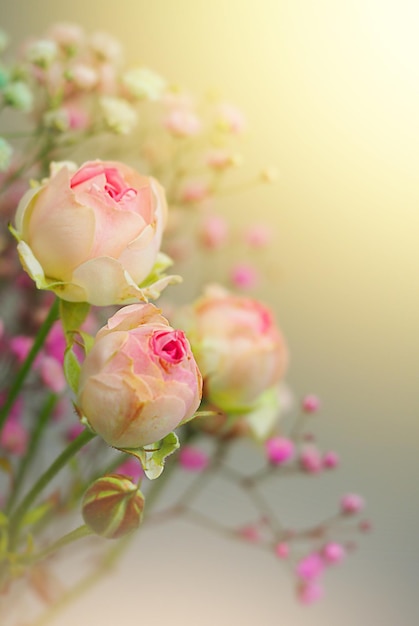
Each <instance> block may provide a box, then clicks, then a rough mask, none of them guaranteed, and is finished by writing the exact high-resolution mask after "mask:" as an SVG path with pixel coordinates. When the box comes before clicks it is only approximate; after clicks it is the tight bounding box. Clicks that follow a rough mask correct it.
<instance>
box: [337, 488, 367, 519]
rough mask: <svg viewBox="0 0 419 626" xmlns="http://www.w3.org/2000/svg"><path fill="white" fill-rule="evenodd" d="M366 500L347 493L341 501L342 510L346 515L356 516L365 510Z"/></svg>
mask: <svg viewBox="0 0 419 626" xmlns="http://www.w3.org/2000/svg"><path fill="white" fill-rule="evenodd" d="M364 505H365V503H364V500H363V498H361V496H359V495H358V494H356V493H347V494H346V495H345V496H343V498H342V499H341V501H340V508H341V511H342V513H344V514H345V515H355V514H356V513H359V512H360V511H362V509H363V508H364Z"/></svg>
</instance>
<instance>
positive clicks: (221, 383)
mask: <svg viewBox="0 0 419 626" xmlns="http://www.w3.org/2000/svg"><path fill="white" fill-rule="evenodd" d="M179 321H180V323H181V325H183V327H184V329H185V331H186V332H187V334H188V337H189V339H190V342H191V345H192V349H193V351H194V354H195V358H196V360H197V362H198V366H199V368H200V370H201V372H202V375H203V377H204V381H205V397H206V400H207V401H208V402H211V403H214V404H216V405H218V406H219V407H220V408H221V409H223V410H224V411H227V412H228V411H235V412H237V411H238V410H240V409H250V408H252V407H253V406H254V405H255V404H256V403H257V402H258V400H259V399H260V396H261V394H263V393H264V392H266V391H268V390H269V389H271V388H273V387H277V386H278V383H279V381H280V380H281V378H282V377H283V375H284V373H285V370H286V367H287V363H288V350H287V348H286V345H285V341H284V339H283V337H282V334H281V332H280V330H279V329H278V327H277V326H276V324H275V321H274V319H273V315H272V313H271V312H270V311H269V309H268V308H267V307H265V306H264V305H263V304H261V303H260V302H258V301H257V300H253V299H250V298H245V297H241V296H237V295H233V294H230V293H228V292H226V291H224V290H223V289H220V288H216V287H214V288H212V289H209V290H208V291H207V293H206V294H205V295H204V296H203V297H202V298H200V299H198V300H197V301H196V302H195V303H194V304H193V305H192V306H191V307H190V308H189V309H187V310H185V311H184V312H183V313H181V314H180V317H179Z"/></svg>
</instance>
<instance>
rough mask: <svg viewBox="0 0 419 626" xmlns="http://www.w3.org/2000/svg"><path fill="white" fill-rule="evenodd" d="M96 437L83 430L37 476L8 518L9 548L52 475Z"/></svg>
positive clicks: (14, 544) (15, 542)
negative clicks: (9, 530)
mask: <svg viewBox="0 0 419 626" xmlns="http://www.w3.org/2000/svg"><path fill="white" fill-rule="evenodd" d="M94 437H96V434H95V433H92V432H91V431H89V430H85V431H83V432H82V433H80V435H79V436H78V437H77V438H76V439H74V440H73V441H72V442H71V443H70V444H69V445H68V446H67V448H65V450H63V452H62V453H61V454H60V455H59V456H58V457H57V458H56V459H55V461H54V462H53V463H52V465H50V467H49V468H48V469H47V470H46V471H45V472H44V473H43V474H42V476H40V477H39V479H38V480H37V482H36V483H35V485H34V486H33V487H32V489H31V490H30V491H29V493H28V494H27V495H26V496H25V498H24V499H23V501H22V502H21V504H20V505H19V506H18V508H17V509H16V510H15V512H14V513H13V515H12V516H11V518H10V528H11V529H12V532H11V535H10V549H11V550H13V549H14V548H15V547H16V544H17V541H18V537H19V530H20V528H19V527H20V524H21V522H22V519H23V517H24V515H25V514H26V512H27V511H28V509H29V508H30V507H31V505H32V503H33V502H34V501H35V500H36V498H37V497H38V495H39V494H40V493H41V492H42V490H43V489H44V487H46V486H47V485H48V483H49V482H50V481H51V480H52V479H53V478H54V476H55V475H56V474H57V473H58V472H59V471H60V470H61V469H62V468H63V467H64V466H65V465H66V463H67V462H68V461H69V460H70V459H71V458H72V457H73V456H74V455H75V454H76V453H77V452H78V451H79V450H81V448H83V446H85V445H86V444H87V443H89V441H91V440H92V439H93V438H94Z"/></svg>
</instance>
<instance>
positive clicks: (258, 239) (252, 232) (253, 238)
mask: <svg viewBox="0 0 419 626" xmlns="http://www.w3.org/2000/svg"><path fill="white" fill-rule="evenodd" d="M271 234H272V233H271V231H270V230H269V228H268V227H267V226H265V225H264V224H255V225H253V226H251V227H250V228H249V229H248V230H247V231H246V233H245V240H246V243H247V244H248V245H249V246H251V247H252V248H264V247H265V246H267V245H268V243H269V242H270V240H271Z"/></svg>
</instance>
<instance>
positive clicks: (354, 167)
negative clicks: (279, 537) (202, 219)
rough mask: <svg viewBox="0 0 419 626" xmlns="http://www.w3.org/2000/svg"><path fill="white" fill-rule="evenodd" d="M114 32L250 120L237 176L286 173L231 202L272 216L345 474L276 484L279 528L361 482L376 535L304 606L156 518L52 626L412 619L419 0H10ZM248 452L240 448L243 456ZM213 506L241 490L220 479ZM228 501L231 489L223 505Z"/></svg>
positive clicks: (305, 388)
mask: <svg viewBox="0 0 419 626" xmlns="http://www.w3.org/2000/svg"><path fill="white" fill-rule="evenodd" d="M57 20H67V21H77V22H79V23H80V24H81V25H83V26H84V27H85V28H86V30H88V31H92V30H106V31H109V32H110V33H112V34H113V35H115V36H116V37H118V38H119V39H121V41H122V42H123V43H124V45H125V47H126V49H127V55H128V58H129V59H130V60H132V61H138V62H141V63H144V64H145V65H148V66H150V67H152V68H153V69H155V70H156V71H158V72H160V73H161V74H163V75H164V76H166V77H168V78H169V79H170V80H172V81H175V82H179V83H180V84H182V85H184V86H187V87H190V88H191V89H192V90H195V91H197V92H204V91H206V90H207V89H208V88H215V89H218V90H219V91H220V92H221V93H223V94H225V97H226V99H228V100H230V101H231V102H234V103H236V104H237V105H239V106H240V107H241V108H242V109H243V110H244V111H245V113H246V116H247V118H248V120H249V131H248V133H247V135H246V139H245V141H244V146H243V152H244V155H245V164H244V167H243V177H247V176H248V177H250V176H251V175H252V174H253V172H254V171H258V170H259V169H260V168H261V167H263V166H265V165H276V167H277V168H278V170H279V173H280V175H279V180H278V182H277V184H276V185H274V186H268V187H263V188H255V189H254V190H250V191H249V192H247V193H245V194H243V195H238V196H233V197H232V199H231V201H229V202H228V203H227V202H226V203H225V208H226V211H227V212H228V214H229V215H230V216H231V219H233V220H234V222H235V223H236V224H238V225H240V224H241V223H243V224H246V223H251V222H252V221H255V220H261V219H266V221H269V222H270V223H271V224H272V225H273V227H274V229H275V247H274V251H273V252H272V253H271V256H270V262H271V270H270V280H271V282H270V286H269V288H266V289H263V290H260V292H259V295H260V296H261V297H263V298H264V299H265V300H266V301H268V302H270V303H271V304H272V305H273V306H274V308H275V310H276V311H277V313H278V317H279V319H280V322H281V325H282V327H283V330H284V332H285V334H286V336H287V338H288V343H289V346H290V350H291V355H292V365H291V369H290V374H289V382H290V384H291V386H292V387H293V389H294V390H295V392H296V393H297V395H299V396H301V395H303V394H304V393H306V392H310V391H313V392H316V393H318V394H319V395H320V396H321V398H322V401H323V411H322V415H321V416H320V417H319V418H315V419H316V425H315V429H316V433H318V435H319V441H320V444H321V445H322V446H324V448H326V449H329V448H335V449H337V450H338V451H339V453H340V456H341V459H342V468H341V469H340V470H339V471H338V472H337V473H336V474H333V476H332V475H328V476H327V477H325V478H320V477H319V478H314V479H312V480H311V481H310V480H306V481H305V482H304V481H297V480H295V481H293V482H291V481H290V482H289V483H287V485H286V486H281V490H280V494H279V496H278V498H280V499H281V503H283V506H284V511H285V519H286V522H287V523H296V524H297V525H298V523H300V524H304V523H306V522H307V521H308V520H310V519H313V518H314V519H318V518H319V517H320V516H321V515H322V513H327V512H332V511H333V509H334V506H335V502H337V500H338V498H339V497H340V494H341V493H344V492H347V491H356V492H360V493H363V494H364V495H365V498H366V500H367V501H368V515H369V516H370V517H371V518H372V519H373V521H374V526H375V530H374V533H373V534H371V535H369V536H368V537H365V538H364V539H363V540H362V541H361V546H360V549H359V551H358V552H357V553H356V555H355V556H353V557H352V556H351V557H350V558H348V561H347V563H345V565H344V566H342V568H340V569H339V571H336V572H333V575H332V574H331V575H330V576H329V577H328V578H327V579H326V586H327V591H328V596H327V598H326V599H325V600H324V601H323V602H322V603H321V604H319V605H316V606H315V607H312V608H310V609H302V608H300V607H298V606H297V605H296V604H295V603H294V600H293V597H292V590H291V583H290V579H289V577H288V576H287V573H286V571H285V568H282V567H281V565H280V564H279V563H277V562H275V561H274V560H273V559H271V558H269V556H268V555H265V554H263V553H262V554H260V553H259V552H258V551H257V550H252V549H251V548H249V549H247V548H246V547H243V546H241V545H237V544H232V543H230V542H228V541H226V540H223V539H221V538H220V539H218V538H214V537H213V536H212V535H210V534H209V533H207V532H206V531H204V530H197V529H195V528H193V527H191V526H189V525H187V524H186V523H185V524H182V523H179V524H173V526H170V527H169V526H168V527H162V528H161V529H157V530H145V531H144V533H143V534H142V536H141V537H139V538H138V541H136V544H135V546H134V548H133V549H132V551H131V552H130V554H129V556H128V557H127V558H126V559H125V561H124V564H123V566H122V568H121V570H120V572H119V575H118V577H114V578H113V579H110V580H108V581H106V582H105V583H104V584H103V585H102V586H101V587H98V588H97V589H96V590H95V591H94V592H92V593H91V595H90V597H86V598H84V599H82V600H81V601H80V602H79V603H77V604H75V605H74V606H73V607H71V608H69V609H68V610H67V611H66V613H65V615H64V616H62V617H60V618H57V620H56V624H57V626H67V625H69V624H75V623H77V624H80V625H84V624H86V625H89V624H91V623H98V624H101V625H103V626H108V625H109V626H110V625H111V624H115V623H116V622H118V623H125V622H124V620H125V619H126V620H127V623H128V619H129V620H132V621H130V622H129V623H132V624H143V623H147V624H158V625H160V624H166V623H167V624H169V623H170V624H172V625H173V626H184V625H189V624H191V625H193V626H194V625H195V624H196V625H197V626H210V625H212V624H217V626H230V625H231V626H236V625H237V626H239V625H240V626H250V625H251V624H255V623H258V624H271V625H273V624H278V625H281V626H300V625H301V626H305V625H307V626H308V625H310V626H317V625H319V626H320V624H321V625H324V624H325V623H328V624H333V626H352V625H355V624H356V625H358V624H360V625H362V626H375V625H376V624H377V625H378V624H379V625H380V626H414V625H415V624H417V623H418V622H417V619H418V617H417V616H418V613H419V611H418V605H417V597H416V596H417V586H418V580H419V539H418V527H419V523H418V522H419V506H418V482H419V463H418V455H419V441H418V439H419V426H418V422H419V407H418V392H417V387H418V352H419V345H418V321H419V290H418V269H419V252H418V240H419V206H418V200H419V189H418V182H419V3H418V2H417V0H397V1H396V0H259V1H256V0H249V1H246V0H242V1H239V0H224V1H221V0H176V1H175V0H166V1H163V0H155V1H154V2H151V1H146V0H118V1H117V2H114V3H105V2H103V0H100V1H99V0H89V1H86V0H83V1H82V0H72V2H71V3H70V2H69V1H67V2H64V0H55V1H54V2H52V1H50V0H37V1H36V0H33V1H31V2H29V1H26V2H23V1H22V0H14V1H13V2H11V1H6V2H5V1H4V0H3V2H2V4H1V18H0V23H1V25H2V26H3V27H4V28H5V30H7V31H9V32H10V33H11V34H13V35H14V36H16V37H18V38H19V39H21V38H23V37H25V36H28V35H30V34H36V35H40V34H42V33H43V32H44V31H45V30H46V27H47V26H48V24H49V23H50V22H52V21H57ZM244 461H245V458H244ZM208 497H209V498H213V501H214V506H219V507H225V508H228V507H233V508H234V506H235V501H234V498H232V499H229V498H227V496H226V497H225V498H224V496H220V494H219V493H218V492H217V489H216V487H214V488H213V489H212V490H210V493H209V496H208ZM223 498H224V499H223Z"/></svg>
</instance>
